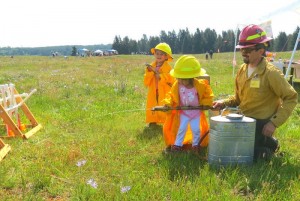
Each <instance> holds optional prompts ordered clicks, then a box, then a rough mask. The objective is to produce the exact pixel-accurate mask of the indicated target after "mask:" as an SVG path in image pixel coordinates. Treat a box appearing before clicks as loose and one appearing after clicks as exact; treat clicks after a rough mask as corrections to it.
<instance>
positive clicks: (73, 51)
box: [71, 46, 77, 56]
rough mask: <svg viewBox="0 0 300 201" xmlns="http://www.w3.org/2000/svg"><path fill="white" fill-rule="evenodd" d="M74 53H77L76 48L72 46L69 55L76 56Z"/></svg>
mask: <svg viewBox="0 0 300 201" xmlns="http://www.w3.org/2000/svg"><path fill="white" fill-rule="evenodd" d="M76 55H77V48H76V47H75V46H73V47H72V53H71V56H76Z"/></svg>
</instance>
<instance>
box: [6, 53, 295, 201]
mask: <svg viewBox="0 0 300 201" xmlns="http://www.w3.org/2000/svg"><path fill="white" fill-rule="evenodd" d="M278 55H279V56H280V57H282V58H288V57H289V54H288V53H278ZM179 56H180V55H175V59H174V61H176V59H177V58H178V57H179ZM195 56H196V57H197V58H198V59H199V61H200V63H201V65H202V67H203V68H205V69H206V71H207V73H208V74H209V75H210V78H211V86H212V89H213V91H214V93H215V96H216V99H217V98H224V97H227V96H228V95H230V94H232V93H233V89H234V78H233V71H232V65H231V63H232V58H233V54H232V53H221V54H214V58H213V60H205V55H195ZM297 56H298V57H299V55H296V57H297ZM152 60H153V57H152V56H145V55H143V56H141V55H131V56H113V57H93V58H79V57H69V58H68V59H64V58H60V57H56V58H52V57H32V56H31V57H29V56H28V57H18V56H17V57H14V58H9V57H1V58H0V69H1V73H0V83H14V84H15V85H16V88H17V90H18V91H19V92H28V91H30V90H31V89H33V88H37V90H38V91H37V93H35V94H34V95H33V96H32V97H31V98H30V99H29V100H28V101H27V105H28V107H29V108H30V110H31V111H32V113H33V114H34V115H35V117H36V119H37V120H38V121H39V123H41V124H42V125H43V129H42V130H40V131H39V132H37V133H36V134H35V135H33V136H32V137H31V138H29V139H28V140H22V139H20V138H12V139H9V140H8V139H5V142H6V143H8V144H10V145H11V147H12V151H11V152H9V154H8V155H7V157H6V158H5V159H4V160H3V161H1V162H0V200H300V194H299V188H300V182H299V179H300V174H299V173H300V165H299V160H300V153H299V150H298V149H297V148H298V142H299V139H300V137H299V133H300V125H299V124H300V123H299V114H300V107H299V104H298V106H297V108H296V109H295V111H294V112H293V115H292V117H291V118H289V120H288V122H287V123H286V124H284V125H283V126H282V127H280V128H279V129H278V130H277V137H278V138H279V140H280V143H281V153H280V154H279V155H278V156H276V157H275V158H273V160H271V161H270V162H259V163H256V164H254V165H252V166H237V167H228V168H220V169H217V168H214V167H210V166H209V165H208V163H207V162H206V161H204V160H200V159H199V158H198V157H197V156H195V155H193V154H190V153H180V154H175V155H165V154H163V153H162V150H163V149H164V142H163V139H162V131H161V127H157V128H154V129H150V128H148V127H146V124H145V122H144V119H145V101H146V88H145V87H144V86H143V74H144V63H145V62H151V61H152ZM237 61H238V62H239V63H240V61H241V58H240V56H239V54H237ZM173 64H174V62H172V65H173ZM236 70H237V67H236V69H235V71H236ZM298 91H299V88H298ZM0 135H5V133H3V134H1V133H0ZM203 154H205V153H203ZM84 162H85V163H84ZM80 164H82V165H80ZM91 179H92V180H91ZM92 181H94V182H95V183H96V184H97V186H96V185H94V186H93V185H92V184H94V183H93V182H92Z"/></svg>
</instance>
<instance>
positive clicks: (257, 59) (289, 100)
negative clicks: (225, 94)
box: [213, 24, 298, 161]
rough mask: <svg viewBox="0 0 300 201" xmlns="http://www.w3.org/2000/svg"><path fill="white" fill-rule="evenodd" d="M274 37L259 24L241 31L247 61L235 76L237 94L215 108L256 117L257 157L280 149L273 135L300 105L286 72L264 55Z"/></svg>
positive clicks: (240, 42) (245, 60)
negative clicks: (234, 109) (234, 110)
mask: <svg viewBox="0 0 300 201" xmlns="http://www.w3.org/2000/svg"><path fill="white" fill-rule="evenodd" d="M270 40H272V38H270V37H267V35H266V32H265V31H264V30H263V29H262V28H261V27H259V26H257V25H253V24H251V25H248V26H246V27H245V28H244V29H243V30H242V31H241V33H240V36H239V43H238V45H237V46H236V48H239V49H240V52H241V54H242V57H243V61H244V64H242V66H241V68H240V69H239V70H238V72H237V75H236V79H235V95H234V96H232V97H230V98H228V99H225V100H217V101H215V102H214V103H213V107H215V108H220V109H222V108H224V107H225V106H229V107H237V106H238V107H239V108H240V110H241V112H242V113H243V114H244V115H245V116H248V117H252V118H254V119H256V131H255V147H254V160H255V161H257V159H265V160H269V159H271V157H272V156H273V154H274V153H275V152H276V151H277V150H278V149H279V143H278V140H277V139H276V138H275V137H274V134H275V131H276V128H278V127H279V126H281V125H282V124H283V123H284V122H286V120H287V119H288V117H289V116H290V115H291V113H292V111H293V109H294V107H295V106H296V105H297V101H298V94H297V92H296V91H295V90H294V88H293V87H292V86H291V85H290V84H289V83H288V81H287V80H286V79H285V78H284V75H283V73H282V72H281V71H280V70H279V69H278V68H276V67H275V66H274V65H273V64H271V63H269V62H268V61H267V60H266V58H265V53H266V49H267V48H268V47H269V46H270Z"/></svg>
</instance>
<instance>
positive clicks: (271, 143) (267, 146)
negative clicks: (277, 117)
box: [254, 119, 279, 161]
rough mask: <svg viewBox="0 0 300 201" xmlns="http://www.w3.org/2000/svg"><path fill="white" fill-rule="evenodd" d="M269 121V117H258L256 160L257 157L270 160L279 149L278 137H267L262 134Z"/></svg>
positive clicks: (255, 159) (255, 147)
mask: <svg viewBox="0 0 300 201" xmlns="http://www.w3.org/2000/svg"><path fill="white" fill-rule="evenodd" d="M269 121H270V120H269V119H256V130H255V145H254V161H257V159H264V160H270V159H271V157H272V156H273V154H274V153H275V152H276V151H277V150H278V149H279V144H278V140H277V139H276V138H274V137H267V136H264V135H263V134H262V130H263V128H264V125H266V124H267V123H268V122H269Z"/></svg>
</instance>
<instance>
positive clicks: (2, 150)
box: [0, 139, 11, 161]
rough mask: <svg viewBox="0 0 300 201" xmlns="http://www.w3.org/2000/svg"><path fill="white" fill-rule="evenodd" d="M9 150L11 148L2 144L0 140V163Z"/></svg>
mask: <svg viewBox="0 0 300 201" xmlns="http://www.w3.org/2000/svg"><path fill="white" fill-rule="evenodd" d="M10 149H11V147H10V146H9V145H8V144H4V142H3V141H2V140H1V139H0V161H1V160H2V159H3V158H4V157H5V156H6V154H7V153H8V152H9V151H10Z"/></svg>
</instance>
